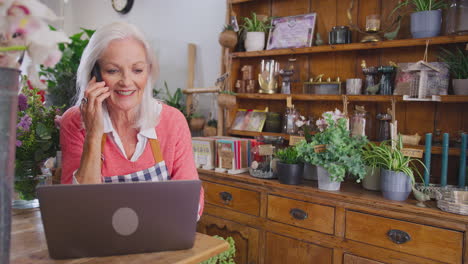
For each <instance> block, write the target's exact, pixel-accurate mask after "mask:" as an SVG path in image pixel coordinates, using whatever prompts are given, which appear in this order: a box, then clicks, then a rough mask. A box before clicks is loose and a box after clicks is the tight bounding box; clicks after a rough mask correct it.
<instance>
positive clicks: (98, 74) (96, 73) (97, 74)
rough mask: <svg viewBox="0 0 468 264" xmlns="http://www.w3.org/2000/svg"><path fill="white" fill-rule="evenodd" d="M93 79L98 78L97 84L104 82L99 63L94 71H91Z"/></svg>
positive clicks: (95, 65)
mask: <svg viewBox="0 0 468 264" xmlns="http://www.w3.org/2000/svg"><path fill="white" fill-rule="evenodd" d="M93 77H96V82H102V75H101V68H100V67H99V64H98V63H97V62H96V64H94V67H93V70H92V71H91V78H93Z"/></svg>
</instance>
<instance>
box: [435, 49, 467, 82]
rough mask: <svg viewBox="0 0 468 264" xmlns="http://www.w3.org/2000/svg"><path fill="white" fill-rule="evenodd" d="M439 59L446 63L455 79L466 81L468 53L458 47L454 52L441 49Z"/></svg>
mask: <svg viewBox="0 0 468 264" xmlns="http://www.w3.org/2000/svg"><path fill="white" fill-rule="evenodd" d="M439 59H440V60H442V61H443V62H445V63H447V65H448V66H449V68H450V72H451V73H452V76H454V78H455V79H468V52H466V51H463V50H461V49H460V48H459V47H457V49H456V50H455V51H451V50H447V49H444V48H441V51H440V54H439Z"/></svg>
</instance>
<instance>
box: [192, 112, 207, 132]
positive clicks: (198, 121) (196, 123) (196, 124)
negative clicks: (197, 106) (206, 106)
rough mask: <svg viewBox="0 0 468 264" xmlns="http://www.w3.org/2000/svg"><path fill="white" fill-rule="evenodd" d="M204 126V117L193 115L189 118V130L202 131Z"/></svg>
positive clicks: (197, 114)
mask: <svg viewBox="0 0 468 264" xmlns="http://www.w3.org/2000/svg"><path fill="white" fill-rule="evenodd" d="M204 125H205V117H204V116H203V115H202V114H199V113H194V114H192V115H191V116H190V128H191V129H192V130H193V131H199V130H202V129H203V126H204Z"/></svg>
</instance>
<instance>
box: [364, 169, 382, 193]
mask: <svg viewBox="0 0 468 264" xmlns="http://www.w3.org/2000/svg"><path fill="white" fill-rule="evenodd" d="M366 171H367V173H366V177H364V179H363V180H362V187H364V189H366V190H371V191H380V169H379V168H371V167H366Z"/></svg>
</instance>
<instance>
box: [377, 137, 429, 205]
mask: <svg viewBox="0 0 468 264" xmlns="http://www.w3.org/2000/svg"><path fill="white" fill-rule="evenodd" d="M391 142H392V141H384V142H382V143H381V144H380V145H375V146H374V147H373V148H372V153H373V154H371V155H369V157H370V158H371V159H373V160H374V161H375V163H376V165H377V166H378V167H380V168H381V170H380V177H381V182H380V187H381V190H382V194H383V196H384V197H385V198H386V199H389V200H394V201H404V200H406V199H407V198H408V196H409V194H410V193H411V189H412V187H413V185H414V183H415V179H414V171H416V173H417V174H418V175H419V176H421V175H420V174H419V171H418V170H417V169H416V167H415V165H414V163H415V162H419V164H421V165H422V166H423V168H425V166H424V164H423V163H422V162H421V161H420V160H419V159H415V158H412V157H408V156H405V155H403V153H402V149H403V142H402V140H401V136H400V137H399V139H398V141H397V142H395V146H394V147H392V144H391Z"/></svg>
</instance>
